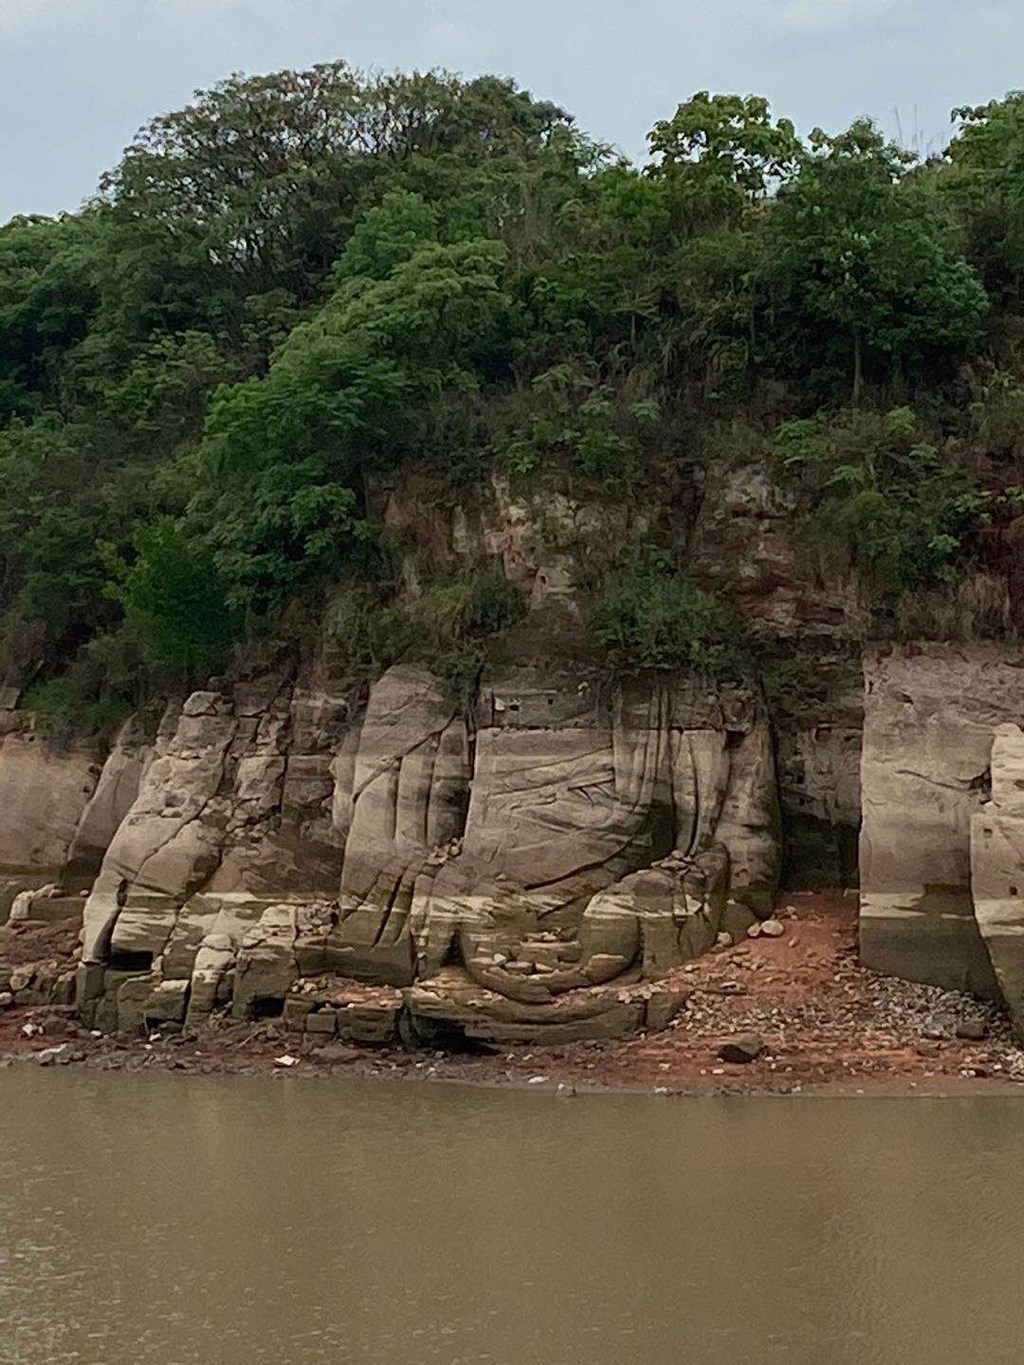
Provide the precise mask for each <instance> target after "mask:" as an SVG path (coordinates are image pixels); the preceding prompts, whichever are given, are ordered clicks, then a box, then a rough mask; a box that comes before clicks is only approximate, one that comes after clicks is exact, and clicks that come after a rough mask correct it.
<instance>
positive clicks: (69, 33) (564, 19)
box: [0, 0, 1024, 221]
mask: <svg viewBox="0 0 1024 1365" xmlns="http://www.w3.org/2000/svg"><path fill="white" fill-rule="evenodd" d="M336 57H343V58H345V59H346V60H347V61H349V62H351V63H352V64H353V65H356V66H364V67H366V66H373V67H380V68H384V69H386V70H390V69H395V68H402V69H409V68H413V67H417V68H420V69H424V68H428V67H431V66H444V67H447V68H449V69H451V70H456V71H462V72H465V73H466V74H476V73H478V72H481V71H493V72H498V73H500V74H503V75H512V76H515V77H516V78H517V79H518V80H519V82H520V84H522V85H524V86H525V87H526V88H528V89H529V90H531V91H533V92H534V93H535V94H537V95H541V96H544V97H546V98H550V99H554V100H556V101H557V102H559V103H560V104H562V105H563V106H565V107H566V108H568V109H570V110H571V111H572V112H573V113H574V114H575V115H576V116H577V118H578V119H579V121H580V123H581V124H582V125H583V126H584V127H585V128H586V129H587V130H588V131H590V132H591V133H592V134H594V135H595V136H596V137H598V138H601V139H602V140H605V141H608V142H612V143H615V144H616V145H617V146H619V147H621V148H622V149H623V150H625V151H626V152H628V153H629V154H630V155H633V156H637V155H640V154H641V153H642V151H643V147H644V135H645V133H646V132H647V130H648V129H649V128H650V126H651V124H652V123H653V122H654V121H655V120H656V119H658V118H663V117H666V116H668V115H669V114H671V113H672V112H673V110H674V109H675V106H676V105H677V104H678V103H680V102H681V101H682V100H684V99H686V98H688V96H689V95H691V94H692V93H693V92H694V91H695V90H700V89H711V90H713V91H729V92H738V93H741V94H750V93H757V94H764V95H767V96H768V97H769V99H770V100H771V101H772V104H773V106H774V108H775V110H776V112H777V113H778V114H786V115H788V116H789V117H791V118H793V119H794V120H795V121H796V123H797V124H798V126H799V127H801V128H802V129H804V130H807V129H809V128H810V127H812V126H813V125H814V124H816V123H817V124H821V125H822V126H824V127H825V128H827V129H829V130H835V129H839V128H841V127H846V126H847V125H848V124H849V123H850V121H851V120H852V119H853V118H855V117H856V116H857V115H859V114H870V115H872V116H873V117H875V118H877V119H878V120H879V122H881V123H882V124H883V125H884V126H885V127H886V128H887V129H888V130H889V131H891V132H894V133H895V132H897V130H898V129H899V128H901V129H902V137H903V141H904V142H905V143H907V144H908V145H910V146H913V147H915V148H916V149H917V150H923V151H928V150H938V149H940V148H941V147H942V146H943V145H944V142H945V139H946V133H947V129H948V126H949V123H948V120H949V111H950V108H951V107H952V106H953V105H955V104H969V103H980V102H981V101H983V100H987V99H991V98H993V97H996V96H1001V95H1003V94H1005V93H1006V91H1007V90H1008V89H1012V88H1014V87H1015V86H1019V85H1021V84H1024V61H1022V58H1024V0H0V156H2V169H3V175H2V178H0V221H4V220H6V219H7V218H8V217H10V216H11V215H13V214H15V213H53V212H56V211H58V210H60V209H65V208H68V209H71V208H75V207H77V206H78V204H79V203H80V202H81V201H82V199H83V198H85V197H86V196H87V195H88V194H90V193H91V192H92V191H93V189H94V188H95V186H96V183H97V180H98V178H99V176H100V174H101V172H102V171H103V170H105V169H106V168H107V167H109V166H111V165H112V164H114V163H115V162H116V161H117V159H118V157H119V155H120V152H121V150H122V148H123V147H124V146H125V144H126V143H127V142H128V141H129V140H130V139H131V137H132V134H133V133H134V131H135V129H136V128H137V127H138V126H139V125H140V124H141V123H143V122H144V121H145V120H146V119H148V118H149V117H150V116H151V115H153V114H156V113H159V112H162V111H165V110H169V109H177V108H180V107H181V106H182V105H183V104H185V103H187V101H188V99H189V97H190V95H191V93H192V91H193V90H194V89H196V88H197V87H203V86H207V85H210V84H212V83H213V82H214V81H216V80H218V79H220V78H221V77H222V76H224V75H226V74H227V73H229V72H230V71H245V72H250V73H251V72H257V71H270V70H277V69H280V68H282V67H296V66H307V65H311V64H312V63H314V62H318V61H328V60H331V59H333V58H336Z"/></svg>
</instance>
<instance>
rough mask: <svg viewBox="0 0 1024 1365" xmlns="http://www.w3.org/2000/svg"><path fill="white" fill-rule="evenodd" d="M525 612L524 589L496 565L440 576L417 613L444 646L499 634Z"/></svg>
mask: <svg viewBox="0 0 1024 1365" xmlns="http://www.w3.org/2000/svg"><path fill="white" fill-rule="evenodd" d="M525 614H526V604H525V602H524V601H523V595H522V593H521V592H520V591H519V589H518V588H517V587H516V585H515V584H514V583H511V582H509V580H508V579H507V578H506V577H505V574H504V572H503V571H502V570H501V569H500V568H497V567H493V568H488V569H478V570H476V571H470V572H463V573H460V574H455V575H452V576H450V577H447V578H442V579H439V580H438V581H437V582H435V583H432V584H431V586H430V587H429V588H428V589H427V590H426V592H425V593H424V594H423V596H422V597H421V598H420V600H419V601H418V602H417V603H416V606H415V615H416V617H417V618H418V619H419V620H420V621H421V622H423V624H424V626H425V627H426V630H427V632H428V635H429V637H430V638H431V639H432V640H433V641H434V642H435V643H436V644H437V645H438V646H440V647H441V648H449V647H452V646H457V645H462V644H464V643H465V642H466V641H468V640H479V639H481V638H483V637H486V636H488V635H500V634H501V633H502V632H503V631H505V630H508V629H509V627H510V626H514V625H516V624H517V623H518V622H519V621H521V620H522V618H523V617H524V616H525Z"/></svg>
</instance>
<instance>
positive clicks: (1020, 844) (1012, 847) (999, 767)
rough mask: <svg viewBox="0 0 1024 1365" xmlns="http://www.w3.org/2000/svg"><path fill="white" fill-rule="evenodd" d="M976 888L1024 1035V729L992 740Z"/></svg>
mask: <svg viewBox="0 0 1024 1365" xmlns="http://www.w3.org/2000/svg"><path fill="white" fill-rule="evenodd" d="M971 892H972V896H973V900H974V913H975V916H976V918H977V922H978V928H979V930H980V932H981V937H982V939H983V941H984V943H985V947H986V948H987V949H988V954H989V957H990V959H991V961H992V966H993V968H994V970H995V976H996V981H997V982H998V983H999V990H1000V992H1001V993H1002V996H1003V999H1004V1000H1005V1002H1006V1004H1007V1007H1008V1008H1009V1010H1010V1013H1011V1015H1012V1017H1013V1021H1014V1027H1015V1029H1016V1031H1017V1033H1018V1035H1019V1036H1021V1037H1024V899H1022V895H1024V732H1022V731H1021V729H1020V727H1019V726H1018V725H1000V726H998V727H997V729H996V732H995V736H994V738H993V741H992V799H991V801H989V802H988V803H987V804H986V805H984V806H983V807H982V809H981V810H980V812H978V813H976V814H975V815H972V816H971Z"/></svg>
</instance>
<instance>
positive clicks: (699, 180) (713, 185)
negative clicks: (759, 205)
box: [647, 90, 801, 228]
mask: <svg viewBox="0 0 1024 1365" xmlns="http://www.w3.org/2000/svg"><path fill="white" fill-rule="evenodd" d="M647 140H648V142H649V144H650V148H651V152H652V154H653V155H654V156H655V157H658V158H659V160H658V162H657V163H656V165H655V166H654V167H653V168H652V169H651V172H650V173H651V174H653V175H656V176H659V177H664V178H666V179H667V180H668V181H669V183H670V185H671V187H672V191H673V194H674V195H675V196H676V198H677V200H678V201H679V202H680V204H681V205H682V208H683V212H684V214H685V216H686V218H687V220H688V221H689V224H690V226H691V227H697V228H706V227H708V226H712V225H715V224H717V223H719V222H728V221H733V220H734V219H735V218H736V217H737V216H738V215H739V214H740V213H742V211H743V210H744V209H745V208H746V207H748V206H749V205H750V204H753V203H756V202H757V201H758V200H761V199H764V198H765V197H766V196H767V195H768V194H769V193H771V192H772V191H773V190H774V189H776V188H777V187H778V186H779V185H780V184H784V183H785V182H786V180H787V179H788V178H789V177H790V176H791V175H792V174H793V171H794V170H795V169H796V165H797V161H798V158H799V155H800V151H801V144H800V139H799V138H798V137H797V135H796V130H795V128H794V127H793V124H792V123H791V122H790V121H789V119H778V120H776V121H774V122H773V120H772V117H771V107H770V105H769V103H768V101H767V100H766V99H764V98H762V97H761V96H760V95H747V96H744V95H712V94H709V92H708V91H707V90H700V91H698V93H697V94H696V95H694V96H693V98H692V99H689V100H687V102H686V103H685V104H681V105H680V106H679V108H678V109H677V110H676V112H675V114H674V115H673V117H672V118H671V119H667V120H664V121H662V122H660V123H656V124H655V125H654V128H653V129H652V130H651V132H650V133H649V134H648V139H647Z"/></svg>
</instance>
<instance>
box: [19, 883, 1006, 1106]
mask: <svg viewBox="0 0 1024 1365" xmlns="http://www.w3.org/2000/svg"><path fill="white" fill-rule="evenodd" d="M777 913H778V914H779V915H781V916H782V917H783V923H784V925H785V929H786V932H785V935H784V936H782V937H780V938H774V939H768V938H755V939H750V940H747V941H746V942H743V943H741V944H738V945H737V946H735V947H733V948H730V949H727V950H725V951H723V952H717V953H713V954H710V955H708V956H706V957H703V958H700V959H697V960H696V961H694V962H691V963H687V964H686V966H685V967H683V968H681V969H679V970H678V971H677V972H675V973H673V978H672V979H673V984H675V985H678V986H683V987H685V988H686V990H687V991H688V993H689V999H688V1001H687V1004H686V1006H685V1008H684V1009H683V1011H682V1012H681V1014H680V1015H679V1016H678V1018H677V1019H676V1020H674V1021H673V1022H672V1024H670V1026H669V1027H668V1028H667V1029H665V1030H663V1031H661V1032H657V1033H648V1034H639V1035H637V1036H636V1037H634V1038H630V1039H627V1040H624V1041H620V1042H611V1041H608V1042H589V1043H574V1044H565V1045H557V1046H550V1045H549V1046H544V1047H529V1046H525V1045H524V1046H517V1047H511V1048H509V1049H507V1050H503V1051H501V1052H487V1053H482V1052H481V1053H435V1052H411V1051H407V1050H404V1049H399V1048H397V1047H391V1046H387V1047H374V1046H369V1045H365V1044H354V1043H345V1042H340V1041H337V1040H335V1041H330V1042H327V1043H325V1044H323V1045H320V1046H317V1045H316V1044H315V1043H314V1042H313V1041H312V1040H311V1039H310V1037H309V1035H296V1034H294V1033H290V1032H286V1031H285V1029H284V1028H283V1027H282V1026H281V1024H280V1022H279V1021H269V1022H263V1023H249V1024H245V1023H242V1024H239V1023H227V1022H219V1023H211V1024H210V1025H209V1026H207V1027H204V1028H203V1029H202V1030H201V1031H199V1032H197V1033H195V1034H186V1035H180V1034H178V1035H171V1036H162V1035H159V1034H153V1035H151V1037H150V1039H149V1040H147V1039H145V1038H142V1037H140V1038H138V1039H127V1038H119V1037H110V1036H95V1035H94V1034H93V1033H90V1031H89V1030H87V1029H85V1028H83V1027H82V1026H81V1024H80V1023H78V1021H77V1020H76V1019H75V1018H74V1012H73V1009H72V1008H71V1007H70V1006H69V1005H63V1006H54V1005H43V1006H33V1005H24V1006H22V1005H14V1006H8V1007H7V1008H6V1009H4V1010H3V1011H2V1012H0V1066H5V1067H6V1066H13V1065H18V1064H32V1065H43V1066H44V1067H49V1066H60V1067H63V1066H76V1067H84V1068H86V1069H87V1070H98V1071H130V1072H136V1073H137V1072H142V1071H146V1072H150V1071H167V1072H176V1073H186V1074H198V1075H221V1076H224V1075H250V1076H251V1075H288V1076H299V1077H307V1078H310V1079H318V1078H330V1077H334V1076H350V1077H353V1078H356V1079H366V1080H381V1079H393V1080H403V1081H409V1080H415V1081H420V1082H433V1083H452V1084H459V1085H472V1086H478V1087H486V1088H498V1089H530V1090H535V1091H537V1092H538V1093H540V1094H544V1093H548V1094H551V1093H554V1094H560V1095H573V1094H577V1095H578V1094H655V1095H663V1096H670V1097H677V1096H698V1095H714V1096H725V1095H746V1096H752V1095H759V1096H777V1095H808V1096H815V1097H835V1098H851V1099H853V1098H886V1097H888V1098H911V1097H916V1096H922V1097H928V1098H939V1097H947V1096H948V1097H959V1098H963V1097H965V1096H979V1095H999V1096H1004V1097H1005V1096H1008V1095H1021V1096H1022V1097H1024V1049H1022V1048H1021V1047H1020V1046H1018V1044H1017V1043H1016V1041H1015V1040H1014V1039H1013V1037H1012V1034H1011V1032H1010V1028H1009V1024H1008V1022H1007V1019H1006V1017H1005V1015H1004V1014H1003V1013H1002V1012H1001V1011H999V1010H998V1009H997V1008H996V1007H995V1006H993V1005H987V1004H984V1003H982V1002H979V1001H975V1000H973V999H971V998H970V997H967V996H963V995H960V994H958V993H956V992H944V991H941V990H939V989H938V988H936V987H930V986H921V985H916V984H914V983H912V982H906V981H902V980H898V979H896V978H893V977H884V976H880V975H878V974H877V973H874V972H870V971H868V970H867V969H866V968H864V967H862V966H861V965H860V963H859V962H858V961H857V944H856V902H855V900H854V899H853V898H851V897H849V896H844V895H843V894H842V893H836V892H832V893H820V894H816V893H797V894H791V895H790V896H788V897H784V898H783V902H782V903H781V904H780V906H779V908H778V911H777ZM49 932H51V933H53V932H54V931H53V930H51V931H49ZM964 1030H966V1031H968V1032H973V1033H975V1034H981V1036H975V1037H967V1038H965V1037H958V1036H957V1032H958V1031H964ZM751 1034H753V1035H756V1037H757V1039H758V1040H759V1041H760V1042H761V1043H762V1045H763V1051H762V1052H761V1054H760V1055H759V1056H757V1058H756V1059H755V1060H753V1061H751V1062H748V1063H742V1064H741V1063H736V1062H724V1061H721V1060H720V1059H719V1058H718V1055H717V1052H718V1048H719V1046H720V1045H721V1044H722V1043H723V1042H724V1041H727V1040H728V1039H730V1038H736V1037H738V1036H747V1035H751ZM286 1059H287V1060H286Z"/></svg>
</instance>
